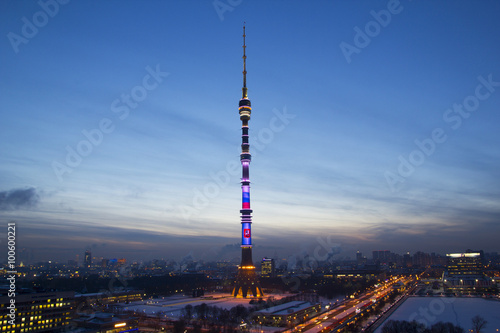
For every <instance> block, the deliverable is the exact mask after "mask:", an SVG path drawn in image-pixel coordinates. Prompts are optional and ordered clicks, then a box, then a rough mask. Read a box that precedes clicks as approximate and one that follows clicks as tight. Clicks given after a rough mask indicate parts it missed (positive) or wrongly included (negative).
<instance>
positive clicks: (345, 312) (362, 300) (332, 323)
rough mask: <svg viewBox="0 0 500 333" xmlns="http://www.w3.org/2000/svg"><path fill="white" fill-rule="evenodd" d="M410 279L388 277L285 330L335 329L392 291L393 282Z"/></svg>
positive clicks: (327, 330)
mask: <svg viewBox="0 0 500 333" xmlns="http://www.w3.org/2000/svg"><path fill="white" fill-rule="evenodd" d="M411 281H413V279H412V278H408V277H400V278H393V279H390V280H388V281H386V282H384V283H383V284H381V285H379V286H378V287H376V288H374V289H372V290H368V291H366V292H364V293H362V294H360V295H359V296H358V297H356V298H354V299H350V300H346V301H344V302H341V303H339V304H338V305H337V306H335V307H334V308H333V309H331V310H328V311H326V312H323V313H322V314H320V315H318V316H316V317H314V318H312V319H310V320H309V321H307V322H306V323H304V324H300V325H297V326H296V327H295V328H293V329H292V330H290V331H287V332H307V333H318V332H330V331H332V330H335V329H336V328H337V327H339V326H341V325H342V324H343V323H344V322H346V321H347V320H348V319H349V318H351V317H352V316H354V315H355V314H356V313H357V312H360V311H361V310H362V309H363V308H364V307H367V306H369V305H370V303H372V302H373V301H376V300H378V299H380V298H383V297H385V296H386V295H387V294H388V293H389V292H391V291H392V289H393V285H394V284H395V283H398V282H402V283H408V282H411Z"/></svg>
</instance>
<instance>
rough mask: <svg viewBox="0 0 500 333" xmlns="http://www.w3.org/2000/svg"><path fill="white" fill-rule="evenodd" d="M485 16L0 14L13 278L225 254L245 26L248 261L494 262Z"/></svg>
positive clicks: (493, 86) (254, 5)
mask: <svg viewBox="0 0 500 333" xmlns="http://www.w3.org/2000/svg"><path fill="white" fill-rule="evenodd" d="M499 6H500V5H499V4H498V3H496V2H494V1H485V2H481V3H476V2H473V1H465V2H461V3H459V4H457V3H451V2H441V3H416V2H412V1H392V0H391V1H377V2H349V3H344V2H339V1H334V2H329V3H321V4H306V3H302V2H298V1H291V2H287V4H286V5H284V4H283V3H264V2H247V1H239V2H226V1H222V0H221V1H215V2H210V1H208V2H196V3H177V2H166V3H162V2H146V3H139V2H128V3H119V2H117V1H110V2H106V3H94V2H90V3H88V2H85V3H79V2H66V1H56V0H45V1H44V0H42V1H40V2H23V3H19V2H14V1H5V2H2V3H1V4H0V8H1V10H0V15H1V16H0V18H1V19H2V22H3V24H2V26H1V33H2V35H3V36H4V38H2V41H1V43H0V48H1V50H2V55H3V60H4V61H3V63H4V66H2V68H0V75H1V77H2V78H3V79H2V80H1V81H0V85H1V90H0V94H1V95H0V96H1V99H2V101H3V103H2V104H1V108H0V113H1V115H2V122H1V125H0V130H1V133H2V140H1V144H0V214H1V215H0V216H1V220H2V221H5V222H4V224H5V225H6V223H7V222H10V221H16V226H17V237H18V239H17V242H18V248H19V251H21V253H20V255H21V256H22V255H23V253H24V255H26V256H31V257H32V258H33V260H49V259H57V257H61V259H73V258H74V256H75V255H76V254H78V255H80V256H81V255H82V254H83V252H84V250H85V249H87V248H91V249H92V251H93V253H97V255H100V254H99V252H101V251H102V253H103V254H102V256H105V253H109V254H110V257H126V258H130V259H131V260H134V259H141V258H143V259H144V260H147V259H148V258H149V259H153V258H161V257H172V258H183V257H186V256H188V255H191V256H192V257H195V258H198V259H201V260H204V259H211V258H216V257H217V256H222V255H224V254H227V253H233V252H234V251H235V249H240V248H239V244H238V243H239V242H240V239H239V237H238V234H239V233H240V225H239V223H238V222H239V209H238V206H239V205H240V198H241V194H240V176H241V175H240V163H239V150H240V149H241V147H240V140H241V139H240V135H241V134H240V133H239V132H238V130H237V129H238V128H239V126H240V125H239V124H238V122H239V120H238V117H237V111H236V109H237V102H235V96H238V95H239V94H240V89H241V26H242V24H243V22H244V21H246V25H247V45H251V47H249V49H248V50H249V52H247V56H248V62H247V69H248V73H249V74H248V77H247V80H248V86H249V95H250V96H251V98H252V101H253V103H254V105H253V106H252V108H253V109H252V111H253V113H252V129H251V132H250V145H251V147H252V155H253V161H252V195H253V202H252V205H253V207H252V208H253V209H254V210H255V213H254V214H253V222H254V224H253V228H254V231H255V236H254V237H253V243H254V249H253V251H254V252H255V253H256V254H258V255H256V256H255V258H254V259H257V258H259V257H261V256H273V255H274V254H275V253H276V254H277V255H278V256H280V257H287V256H289V255H293V254H296V253H303V252H307V253H313V252H314V250H315V249H316V248H317V247H318V246H320V248H321V251H326V252H331V253H332V254H335V255H340V256H342V255H345V256H352V255H353V254H354V253H355V251H356V250H360V251H361V252H364V253H367V254H369V253H371V251H373V250H384V249H389V250H391V251H393V252H398V253H403V252H406V251H410V252H416V251H418V250H422V251H425V252H437V253H441V254H444V253H451V252H461V251H465V250H466V249H469V248H470V249H474V250H484V251H485V252H493V251H499V247H498V241H497V239H496V235H498V234H499V232H500V223H498V222H499V217H500V207H499V205H498V199H499V194H500V193H499V192H500V186H498V185H499V179H500V177H499V176H500V174H499V172H500V171H499V168H498V165H499V162H500V150H499V145H498V143H499V141H500V137H499V135H500V134H499V133H498V130H497V129H496V124H497V123H498V121H499V120H500V119H499V118H500V116H499V114H498V109H499V106H500V71H499V69H498V61H497V59H498V57H499V56H500V47H499V46H498V43H496V39H495V37H496V36H495V31H498V29H499V28H500V22H498V20H497V18H496V13H497V12H498V10H499V9H500V8H499ZM248 50H247V51H248ZM207 226H209V227H207ZM0 233H1V234H3V235H5V233H6V228H5V230H0ZM2 243H3V241H2ZM207 249H208V250H207ZM22 251H24V252H22ZM240 251H241V250H240ZM236 252H237V250H236ZM4 253H5V252H2V254H1V255H0V261H3V260H5V254H4ZM238 255H239V254H238Z"/></svg>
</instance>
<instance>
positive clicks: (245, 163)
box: [232, 26, 264, 297]
mask: <svg viewBox="0 0 500 333" xmlns="http://www.w3.org/2000/svg"><path fill="white" fill-rule="evenodd" d="M245 37H246V35H245V26H243V88H242V91H243V97H242V98H241V99H240V103H239V113H240V120H241V123H242V125H241V130H242V135H241V155H240V159H241V167H242V177H241V192H242V205H241V210H240V213H241V233H242V237H241V265H240V266H239V267H238V275H237V276H236V281H235V284H234V289H233V292H232V294H233V296H234V297H247V295H249V294H251V295H253V296H254V297H261V296H263V295H264V294H263V293H262V288H261V287H260V283H259V281H258V279H257V275H256V274H255V266H254V265H253V260H252V210H251V209H250V173H249V167H250V160H251V159H252V156H251V155H250V144H249V143H248V121H249V120H250V114H251V113H252V107H251V103H250V100H249V99H248V95H247V67H246V60H247V56H246V43H245Z"/></svg>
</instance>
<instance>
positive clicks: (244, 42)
mask: <svg viewBox="0 0 500 333" xmlns="http://www.w3.org/2000/svg"><path fill="white" fill-rule="evenodd" d="M245 25H246V22H243V88H242V91H243V98H248V94H247V55H246V48H247V45H246V41H245V37H246V34H245Z"/></svg>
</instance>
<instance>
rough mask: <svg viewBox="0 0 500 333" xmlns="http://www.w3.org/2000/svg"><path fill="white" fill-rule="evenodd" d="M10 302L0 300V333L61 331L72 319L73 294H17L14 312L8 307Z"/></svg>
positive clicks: (8, 300) (8, 299)
mask: <svg viewBox="0 0 500 333" xmlns="http://www.w3.org/2000/svg"><path fill="white" fill-rule="evenodd" d="M10 302H11V298H10V297H8V296H1V297H0V324H1V325H0V332H2V333H25V332H29V333H38V332H62V331H64V330H66V328H67V327H68V325H69V324H70V322H71V319H72V313H73V308H74V293H73V292H45V293H26V294H16V296H15V309H14V310H12V309H11V308H9V306H10ZM13 314H14V316H12V315H13ZM12 319H13V321H11V320H12ZM12 324H13V325H12Z"/></svg>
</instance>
